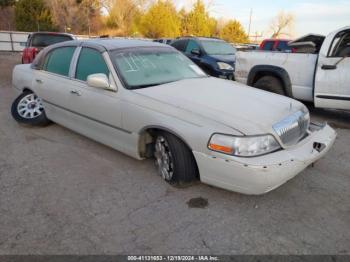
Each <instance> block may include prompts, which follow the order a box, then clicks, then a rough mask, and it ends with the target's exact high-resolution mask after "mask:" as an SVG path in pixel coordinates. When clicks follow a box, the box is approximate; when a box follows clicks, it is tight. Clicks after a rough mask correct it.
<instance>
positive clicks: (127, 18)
mask: <svg viewBox="0 0 350 262" xmlns="http://www.w3.org/2000/svg"><path fill="white" fill-rule="evenodd" d="M104 7H105V8H106V10H107V11H108V16H107V19H106V25H107V27H109V28H115V29H117V32H119V33H118V34H119V35H123V36H126V35H128V34H130V33H131V31H132V28H133V25H134V19H135V18H136V17H137V16H138V14H139V10H138V4H137V2H136V1H134V0H114V1H111V0H108V1H105V2H104Z"/></svg>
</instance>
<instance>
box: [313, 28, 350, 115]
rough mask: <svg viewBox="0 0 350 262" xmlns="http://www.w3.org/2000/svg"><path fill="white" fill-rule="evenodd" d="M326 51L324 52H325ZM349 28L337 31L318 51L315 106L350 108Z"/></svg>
mask: <svg viewBox="0 0 350 262" xmlns="http://www.w3.org/2000/svg"><path fill="white" fill-rule="evenodd" d="M325 53H326V54H325ZM349 72H350V30H344V31H341V32H339V33H338V34H336V35H335V37H334V38H333V40H332V42H331V44H330V48H329V50H328V51H327V52H324V53H322V52H321V53H320V55H319V60H318V64H317V68H316V77H315V94H314V96H315V98H314V99H315V106H316V107H322V108H336V109H346V110H350V73H349Z"/></svg>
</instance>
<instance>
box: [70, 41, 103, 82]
mask: <svg viewBox="0 0 350 262" xmlns="http://www.w3.org/2000/svg"><path fill="white" fill-rule="evenodd" d="M98 73H102V74H105V75H106V76H107V77H108V76H109V70H108V67H107V65H106V63H105V60H104V59H103V57H102V55H101V53H100V52H98V51H97V50H95V49H91V48H87V47H84V48H83V49H82V50H81V52H80V56H79V60H78V64H77V70H76V73H75V78H76V79H79V80H82V81H86V79H87V77H88V76H89V75H92V74H98Z"/></svg>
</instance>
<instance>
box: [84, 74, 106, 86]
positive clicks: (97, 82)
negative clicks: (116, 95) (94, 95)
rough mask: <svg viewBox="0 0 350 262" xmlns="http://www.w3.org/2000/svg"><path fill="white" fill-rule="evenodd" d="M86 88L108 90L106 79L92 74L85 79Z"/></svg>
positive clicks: (101, 75) (102, 75)
mask: <svg viewBox="0 0 350 262" xmlns="http://www.w3.org/2000/svg"><path fill="white" fill-rule="evenodd" d="M87 84H88V86H91V87H95V88H102V89H110V84H109V80H108V77H107V76H106V75H105V74H92V75H89V76H88V77H87Z"/></svg>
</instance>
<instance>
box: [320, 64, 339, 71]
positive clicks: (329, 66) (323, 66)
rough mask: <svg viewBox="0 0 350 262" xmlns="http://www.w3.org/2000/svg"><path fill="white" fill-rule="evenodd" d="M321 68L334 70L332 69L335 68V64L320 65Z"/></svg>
mask: <svg viewBox="0 0 350 262" xmlns="http://www.w3.org/2000/svg"><path fill="white" fill-rule="evenodd" d="M321 69H323V70H334V69H337V65H322V67H321Z"/></svg>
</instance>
